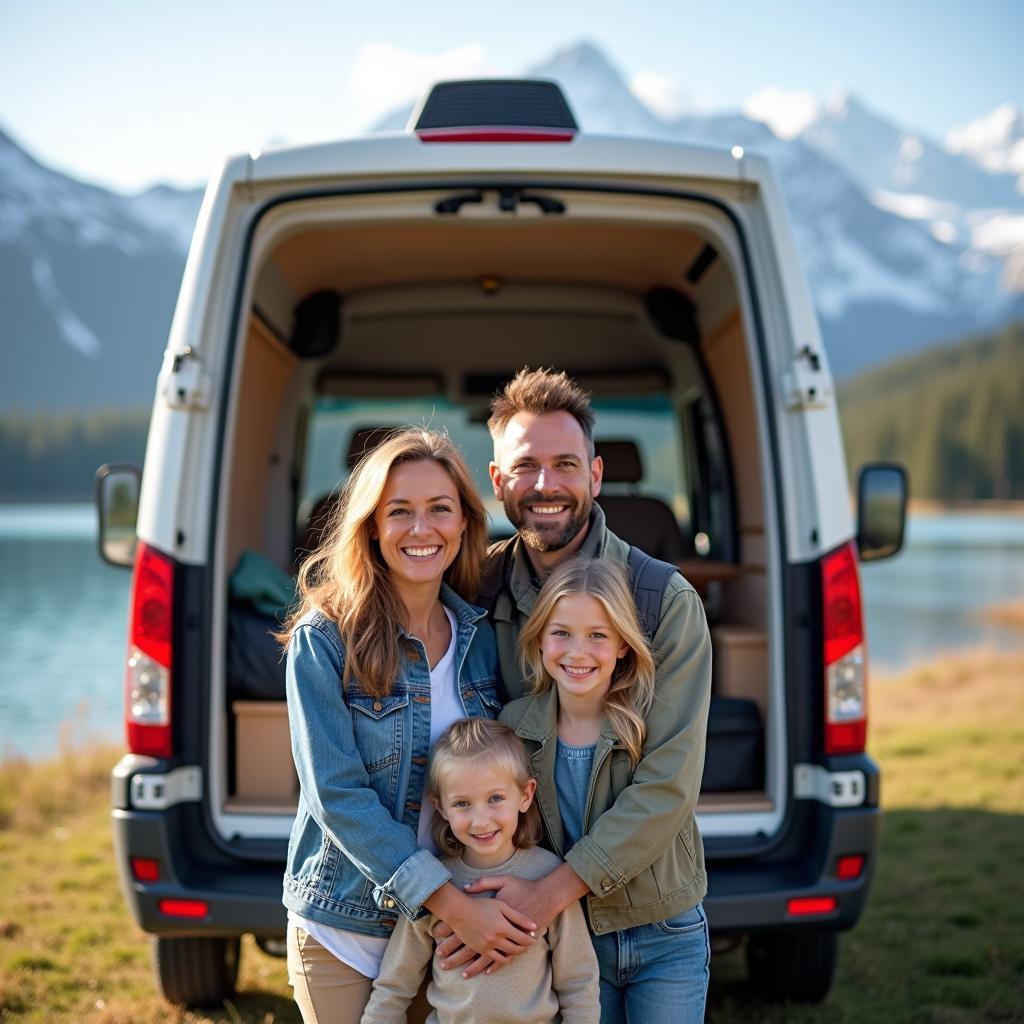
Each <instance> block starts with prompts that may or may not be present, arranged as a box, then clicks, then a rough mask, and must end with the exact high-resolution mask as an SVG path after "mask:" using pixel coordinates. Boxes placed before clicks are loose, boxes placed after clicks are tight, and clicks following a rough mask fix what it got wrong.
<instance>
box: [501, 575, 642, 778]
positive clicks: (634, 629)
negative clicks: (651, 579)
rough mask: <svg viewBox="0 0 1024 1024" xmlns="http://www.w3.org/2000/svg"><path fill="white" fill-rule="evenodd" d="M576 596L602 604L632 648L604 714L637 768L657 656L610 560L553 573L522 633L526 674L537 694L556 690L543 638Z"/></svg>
mask: <svg viewBox="0 0 1024 1024" xmlns="http://www.w3.org/2000/svg"><path fill="white" fill-rule="evenodd" d="M570 594H589V595H590V596H591V597H593V598H595V599H596V600H597V601H599V602H600V603H601V606H602V607H603V608H604V610H605V612H606V613H607V614H608V620H609V622H610V623H611V625H612V626H614V627H615V631H616V632H617V633H618V634H619V636H621V637H622V639H623V640H624V641H625V643H626V647H627V650H626V653H625V654H624V655H623V656H622V657H621V658H620V659H619V661H618V664H617V665H616V666H615V670H614V672H613V673H612V681H611V686H610V687H609V689H608V692H607V693H606V694H605V697H604V713H605V714H606V715H607V716H608V721H609V722H610V723H611V726H612V729H613V730H614V732H615V735H616V736H617V737H618V739H619V742H620V743H621V744H622V745H623V746H624V747H625V748H626V752H627V753H628V754H629V757H630V760H631V761H632V762H633V764H634V766H635V765H636V764H637V763H638V762H639V760H640V755H641V754H642V752H643V745H644V738H645V737H646V735H647V713H648V712H649V711H650V709H651V703H652V702H653V700H654V656H653V655H652V654H651V648H650V644H649V643H648V642H647V637H646V636H645V634H644V631H643V630H642V629H641V628H640V622H639V620H638V618H637V613H636V602H635V600H634V599H633V592H632V590H631V589H630V586H629V581H628V578H627V576H626V572H625V569H623V567H622V566H620V565H618V564H617V563H616V562H610V561H608V560H607V559H604V558H587V557H585V556H578V557H576V558H570V559H569V560H568V561H566V562H563V563H562V564H561V565H559V566H558V567H557V568H556V569H555V570H554V571H553V572H552V573H551V575H550V576H549V577H548V578H547V580H546V582H545V583H544V586H543V587H541V591H540V593H539V594H538V595H537V601H536V603H535V604H534V606H533V611H532V612H531V613H530V617H529V618H528V619H527V620H526V624H525V625H524V626H523V628H522V629H521V630H520V632H519V659H520V662H521V663H522V666H523V671H524V673H525V674H526V677H527V679H528V680H529V681H530V684H531V686H532V688H533V692H534V693H544V692H545V691H546V690H549V689H550V688H551V686H552V685H553V680H552V679H551V676H550V675H548V672H547V669H545V668H544V660H543V658H542V657H541V653H540V643H541V637H542V635H543V633H544V627H545V626H546V625H547V621H548V619H549V618H551V613H552V612H553V611H554V609H555V605H556V604H557V603H558V602H559V601H560V600H561V599H562V598H563V597H567V596H569V595H570Z"/></svg>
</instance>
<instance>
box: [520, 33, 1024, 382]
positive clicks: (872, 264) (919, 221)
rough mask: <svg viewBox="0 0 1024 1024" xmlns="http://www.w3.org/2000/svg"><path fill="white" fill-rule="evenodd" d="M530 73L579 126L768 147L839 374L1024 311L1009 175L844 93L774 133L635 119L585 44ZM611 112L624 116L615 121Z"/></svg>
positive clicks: (1020, 227) (753, 124)
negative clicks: (557, 92)
mask: <svg viewBox="0 0 1024 1024" xmlns="http://www.w3.org/2000/svg"><path fill="white" fill-rule="evenodd" d="M531 73H532V74H535V75H538V76H540V77H545V78H553V79H555V80H556V81H559V82H560V83H561V84H562V85H563V87H564V88H565V89H566V91H567V93H568V95H569V99H570V103H571V104H572V106H573V109H574V111H575V113H576V115H577V119H578V120H579V122H580V124H581V126H582V128H583V129H584V130H587V131H595V132H596V131H614V132H615V133H616V134H626V135H653V136H660V137H665V138H671V139H676V140H680V141H688V142H697V143H703V144H705V145H716V146H724V147H731V146H733V145H736V144H739V145H742V146H744V147H745V148H746V149H748V150H750V151H755V152H759V153H763V154H764V155H765V156H767V157H768V158H769V159H770V160H771V161H772V163H773V165H774V166H775V169H776V173H778V175H779V178H780V181H781V183H782V187H783V190H784V192H785V194H786V198H787V202H788V204H789V207H790V212H791V215H792V219H793V224H794V229H795V233H796V238H797V246H798V248H799V250H800V254H801V258H802V261H803V264H804V268H805V270H806V272H807V275H808V278H809V280H810V284H811V291H812V294H813V295H814V299H815V302H816V305H817V308H818V313H819V316H820V318H821V322H822V329H823V333H824V335H825V338H826V344H827V345H828V347H829V352H830V359H831V363H832V367H833V369H834V370H835V371H836V372H837V373H845V372H850V371H852V370H855V369H858V368H860V367H862V366H864V365H868V364H870V363H872V362H877V361H879V360H881V359H884V358H885V357H886V356H888V355H892V354H894V353H895V352H899V351H906V350H909V349H912V348H916V347H919V346H920V345H921V344H925V343H927V342H930V341H936V340H940V339H943V338H949V337H953V336H955V335H956V334H958V333H960V332H964V331H967V330H970V329H973V328H975V327H982V326H990V325H992V324H995V323H999V322H1001V321H1002V320H1005V319H1007V318H1008V317H1010V316H1012V315H1014V314H1016V315H1020V314H1021V312H1024V300H1022V298H1021V294H1022V293H1024V216H1020V215H1024V196H1022V195H1021V194H1020V192H1019V191H1018V190H1017V187H1016V183H1015V181H1014V180H1013V177H1012V175H1009V174H1005V173H1000V174H993V173H992V172H990V171H988V170H985V169H982V168H980V167H979V166H978V165H977V164H976V163H974V162H973V161H971V160H967V159H965V158H964V157H963V156H960V155H956V154H954V153H951V152H947V151H946V150H944V149H942V148H941V147H939V146H937V145H935V144H934V143H932V142H931V141H930V140H928V139H927V138H926V137H924V136H922V135H920V134H915V133H912V132H908V131H906V130H903V129H900V128H899V127H897V126H896V125H894V124H892V123H891V122H889V121H887V120H886V119H885V118H883V117H881V116H879V115H876V114H874V113H872V112H871V111H870V110H868V109H867V108H866V107H864V106H863V105H862V104H860V103H859V102H858V101H857V100H856V99H855V98H853V97H851V96H839V97H835V98H833V99H832V100H831V101H829V102H828V103H826V104H824V105H822V104H817V105H816V110H806V109H804V110H803V111H797V112H796V113H799V114H801V115H802V116H801V117H800V119H799V120H798V121H797V122H795V123H796V124H797V126H798V127H797V130H795V131H793V132H791V133H785V135H786V137H782V135H780V134H776V131H773V130H772V129H771V128H769V127H768V126H767V125H766V124H764V123H762V122H761V121H758V120H754V119H752V118H750V117H747V116H744V115H743V114H740V113H737V114H733V115H710V116H708V115H704V116H695V115H690V116H687V117H681V118H677V119H673V120H663V119H660V118H658V117H657V116H656V115H655V114H654V113H652V112H650V111H647V112H646V115H644V116H637V115H636V114H635V112H634V108H635V106H636V105H637V104H638V103H639V101H638V100H637V99H636V98H635V97H634V96H633V95H632V93H631V92H630V90H629V87H628V86H627V85H626V83H625V82H624V81H623V79H622V77H621V76H620V75H619V74H618V73H617V72H616V70H615V69H614V68H613V67H612V66H611V64H610V63H609V62H608V61H607V59H606V58H605V57H604V55H603V54H602V53H601V52H600V51H599V50H597V49H596V48H595V47H593V46H589V45H586V44H584V45H580V46H577V47H572V48H569V49H568V50H563V51H561V52H560V53H558V54H556V55H555V56H554V57H553V58H552V59H551V60H550V61H547V62H545V63H544V64H541V65H538V66H537V67H535V68H532V69H531ZM804 102H805V108H806V100H805V101H804ZM610 110H616V111H618V110H622V111H624V112H625V113H624V115H623V116H622V118H621V120H619V121H617V122H614V123H611V124H610V123H609V118H608V116H607V112H608V111H610ZM776 127H777V126H776ZM1010 137H1012V133H1011V132H1004V134H1003V135H1002V136H1001V138H1003V139H1004V144H1006V141H1005V140H1008V139H1009V138H1010Z"/></svg>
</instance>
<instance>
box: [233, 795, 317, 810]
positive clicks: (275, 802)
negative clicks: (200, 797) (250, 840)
mask: <svg viewBox="0 0 1024 1024" xmlns="http://www.w3.org/2000/svg"><path fill="white" fill-rule="evenodd" d="M298 806H299V801H298V797H293V798H292V799H291V800H290V801H288V800H285V799H282V798H281V797H259V796H233V797H231V798H230V799H228V800H225V801H224V810H225V811H226V812H227V813H229V814H233V813H239V814H294V813H295V808H296V807H298Z"/></svg>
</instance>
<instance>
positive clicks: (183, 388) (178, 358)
mask: <svg viewBox="0 0 1024 1024" xmlns="http://www.w3.org/2000/svg"><path fill="white" fill-rule="evenodd" d="M162 390H163V395H164V401H165V402H167V404H168V405H169V406H170V407H171V408H172V409H206V408H208V407H209V404H210V375H209V374H208V373H207V372H206V371H205V370H204V369H203V361H202V359H200V358H199V356H198V354H197V353H196V351H195V349H193V348H192V346H191V345H186V346H185V348H183V349H182V350H181V351H180V352H175V353H174V354H173V355H172V356H171V365H170V370H169V371H168V373H167V375H166V377H165V378H164V380H163V382H162Z"/></svg>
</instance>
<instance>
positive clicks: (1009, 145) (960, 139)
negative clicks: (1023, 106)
mask: <svg viewBox="0 0 1024 1024" xmlns="http://www.w3.org/2000/svg"><path fill="white" fill-rule="evenodd" d="M945 143H946V149H947V150H949V152H950V153H957V154H960V153H962V154H963V155H965V156H967V157H968V158H969V159H971V160H973V161H974V162H975V163H976V164H977V165H978V166H979V167H983V168H985V170H987V171H991V172H993V173H995V174H1003V173H1010V174H1018V175H1021V176H1022V177H1021V180H1020V181H1018V183H1017V184H1018V186H1019V187H1020V189H1021V191H1024V113H1022V112H1021V111H1020V110H1018V109H1017V107H1015V106H1014V105H1013V104H1012V103H1003V104H1002V105H1001V106H998V107H996V109H995V110H993V111H991V112H990V113H988V114H985V115H984V116H983V117H979V118H977V119H976V120H974V121H970V122H969V123H968V124H965V125H963V126H962V127H960V128H954V129H953V130H952V131H951V132H950V133H949V134H948V135H947V136H946V139H945Z"/></svg>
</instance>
